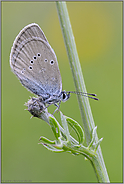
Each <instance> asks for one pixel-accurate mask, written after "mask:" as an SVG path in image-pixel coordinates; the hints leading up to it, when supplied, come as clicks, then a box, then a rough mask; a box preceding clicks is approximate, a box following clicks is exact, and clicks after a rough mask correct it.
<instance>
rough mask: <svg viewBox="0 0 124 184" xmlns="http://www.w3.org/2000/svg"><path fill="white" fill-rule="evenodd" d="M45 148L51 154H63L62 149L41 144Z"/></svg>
mask: <svg viewBox="0 0 124 184" xmlns="http://www.w3.org/2000/svg"><path fill="white" fill-rule="evenodd" d="M42 145H43V146H44V147H45V148H47V149H48V150H50V151H52V152H55V153H61V152H64V150H63V149H57V148H55V147H54V146H51V145H49V144H42Z"/></svg>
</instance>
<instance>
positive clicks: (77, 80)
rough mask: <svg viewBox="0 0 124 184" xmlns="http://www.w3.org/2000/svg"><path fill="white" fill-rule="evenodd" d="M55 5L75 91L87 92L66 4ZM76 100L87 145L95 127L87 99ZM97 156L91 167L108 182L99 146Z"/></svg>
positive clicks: (79, 98) (78, 96) (103, 180)
mask: <svg viewBox="0 0 124 184" xmlns="http://www.w3.org/2000/svg"><path fill="white" fill-rule="evenodd" d="M56 5H57V11H58V16H59V20H60V24H61V29H62V33H63V37H64V42H65V46H66V50H67V54H68V58H69V63H70V68H71V71H72V75H73V79H74V84H75V88H76V91H78V92H80V91H83V92H87V91H86V87H85V83H84V79H83V74H82V70H81V66H80V61H79V58H78V54H77V49H76V44H75V40H74V36H73V32H72V28H71V23H70V19H69V15H68V10H67V6H66V2H62V1H58V2H56ZM77 98H78V103H79V107H80V112H81V117H82V122H83V128H84V132H85V136H86V141H87V145H88V144H89V143H90V141H91V135H92V133H91V132H92V130H93V129H94V127H95V123H94V120H93V116H92V112H91V108H90V104H89V100H88V98H84V97H83V96H81V95H77ZM95 142H98V136H97V133H96V134H95ZM97 155H98V156H97V158H94V160H93V161H92V165H93V167H94V170H95V173H96V176H97V178H98V181H99V182H110V181H109V177H108V174H107V170H106V167H105V163H104V160H103V156H102V152H101V148H100V146H99V147H98V150H97Z"/></svg>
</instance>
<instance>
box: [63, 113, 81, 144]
mask: <svg viewBox="0 0 124 184" xmlns="http://www.w3.org/2000/svg"><path fill="white" fill-rule="evenodd" d="M65 117H66V120H67V122H68V124H69V125H70V126H71V127H72V128H73V130H74V131H75V133H76V134H77V136H78V140H79V144H83V141H84V131H83V129H82V127H81V126H80V125H79V123H78V122H76V121H75V120H73V119H72V118H69V117H67V116H65Z"/></svg>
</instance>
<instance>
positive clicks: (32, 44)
mask: <svg viewBox="0 0 124 184" xmlns="http://www.w3.org/2000/svg"><path fill="white" fill-rule="evenodd" d="M10 66H11V68H12V70H13V72H14V73H15V74H16V75H17V77H18V78H19V80H20V81H21V83H22V84H23V85H24V86H25V87H26V88H27V89H29V90H30V91H31V92H33V93H35V94H37V95H38V96H42V97H46V96H47V95H48V94H49V95H53V94H55V95H59V94H60V93H61V91H62V81H61V75H60V71H59V67H58V62H57V58H56V55H55V53H54V51H53V49H52V48H51V46H50V45H49V43H48V41H47V39H46V37H45V35H44V33H43V31H42V30H41V28H40V27H39V26H38V25H37V24H30V25H28V26H26V27H25V28H24V29H22V30H21V31H20V33H19V34H18V36H17V37H16V39H15V41H14V44H13V47H12V49H11V54H10Z"/></svg>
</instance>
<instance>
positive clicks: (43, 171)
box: [1, 2, 122, 183]
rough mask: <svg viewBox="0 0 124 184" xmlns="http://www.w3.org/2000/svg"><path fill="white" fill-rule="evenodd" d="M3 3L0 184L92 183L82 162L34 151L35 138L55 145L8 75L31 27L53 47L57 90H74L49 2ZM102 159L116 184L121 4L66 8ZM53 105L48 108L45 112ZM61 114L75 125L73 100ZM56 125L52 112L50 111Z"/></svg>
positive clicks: (119, 152) (25, 95)
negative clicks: (19, 41)
mask: <svg viewBox="0 0 124 184" xmlns="http://www.w3.org/2000/svg"><path fill="white" fill-rule="evenodd" d="M1 4H2V180H3V182H21V183H22V182H97V179H96V176H95V173H94V170H93V168H92V165H91V164H90V162H89V161H85V159H84V157H83V156H72V155H71V154H69V153H59V154H57V153H52V152H50V151H48V150H47V149H45V148H44V147H43V146H42V145H38V142H39V138H40V136H41V135H43V136H46V137H48V138H50V139H52V140H54V136H53V134H52V133H51V130H50V127H49V126H48V125H47V124H46V123H45V122H44V121H42V120H39V119H37V118H32V119H30V117H31V115H30V113H29V112H28V111H25V110H24V109H25V108H26V107H25V106H24V103H25V102H27V100H28V99H29V96H34V95H33V94H31V93H30V92H29V91H27V90H26V89H25V88H24V87H23V86H22V85H21V84H20V82H19V80H18V79H17V78H16V77H15V75H14V74H13V73H12V72H11V69H10V65H9V55H10V51H11V47H12V44H13V41H14V39H15V37H16V36H17V34H18V33H19V32H20V30H21V29H22V28H23V27H24V26H26V25H28V24H30V23H33V22H35V23H37V24H39V26H40V27H41V28H42V29H43V31H44V33H45V35H46V37H47V39H48V41H49V43H50V45H51V46H52V48H53V49H54V51H55V53H56V55H57V58H58V62H59V68H60V72H61V76H62V81H63V89H65V90H67V91H69V90H75V87H74V83H73V78H72V74H71V70H70V67H69V62H68V58H67V53H66V50H65V45H64V41H63V37H62V32H61V28H60V24H59V19H58V15H57V9H56V3H55V2H1ZM67 7H68V11H69V16H70V20H71V24H72V29H73V33H74V36H75V41H76V45H77V50H78V54H79V58H80V62H81V67H82V71H83V75H84V79H85V83H86V87H87V91H88V92H91V93H96V94H97V96H98V98H99V101H94V100H91V99H90V104H91V109H92V113H93V117H94V120H95V124H96V125H97V127H98V129H97V132H98V136H99V138H101V137H103V138H104V139H103V141H102V143H101V148H102V153H103V157H104V160H105V164H106V167H107V171H108V175H109V177H110V181H111V182H122V2H68V3H67ZM54 109H55V107H54V106H51V107H50V108H49V111H50V112H51V113H52V112H53V111H54ZM60 110H61V111H62V112H63V113H64V114H65V115H67V116H69V117H72V118H73V119H75V120H76V121H78V122H79V123H80V124H81V125H82V120H81V116H80V111H79V108H78V103H77V98H76V95H74V94H72V95H71V98H70V100H68V101H67V102H66V103H61V107H60ZM55 117H56V118H57V120H59V113H58V114H57V113H55Z"/></svg>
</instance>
